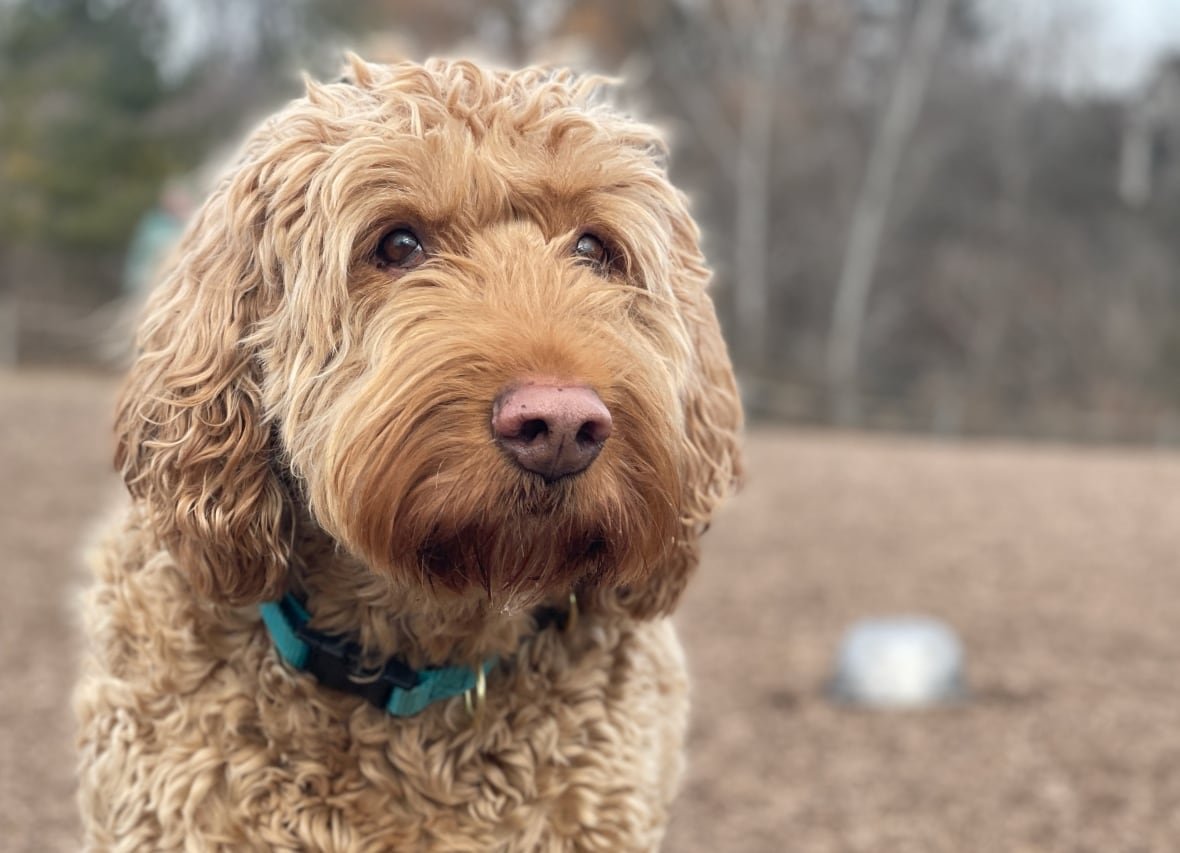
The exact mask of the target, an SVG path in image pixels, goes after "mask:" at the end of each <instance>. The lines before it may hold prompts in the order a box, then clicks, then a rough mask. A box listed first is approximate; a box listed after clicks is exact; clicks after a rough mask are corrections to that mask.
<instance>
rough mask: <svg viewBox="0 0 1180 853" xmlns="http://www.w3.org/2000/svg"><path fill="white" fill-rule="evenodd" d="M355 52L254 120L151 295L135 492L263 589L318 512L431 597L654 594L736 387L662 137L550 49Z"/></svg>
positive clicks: (202, 551)
mask: <svg viewBox="0 0 1180 853" xmlns="http://www.w3.org/2000/svg"><path fill="white" fill-rule="evenodd" d="M349 77H350V79H348V80H346V81H344V82H340V83H335V84H331V85H317V84H309V89H308V94H307V97H306V98H304V99H301V100H299V101H296V102H295V103H293V104H292V105H291V106H290V107H288V108H287V109H286V110H284V111H283V112H281V113H279V114H278V115H277V116H275V117H273V118H272V119H270V120H269V121H268V122H267V123H266V124H265V125H264V126H263V127H262V128H261V129H260V130H258V131H257V132H256V133H255V135H254V136H253V137H252V138H251V140H250V141H249V143H248V144H247V147H246V149H245V151H244V154H243V156H242V158H241V160H240V162H239V163H238V165H237V166H236V167H235V169H234V170H233V172H232V173H231V174H230V176H229V177H228V178H227V179H226V180H225V181H224V182H223V183H222V185H221V186H220V187H219V189H218V190H217V191H216V192H215V193H214V194H213V195H212V197H211V198H210V199H209V200H208V202H207V203H206V204H205V205H204V207H203V208H202V210H201V211H200V213H199V214H198V215H197V217H196V218H195V220H194V222H193V223H192V224H191V226H190V227H189V230H188V232H187V234H186V236H185V237H184V239H183V241H182V243H181V245H180V247H179V249H178V251H177V252H176V254H175V256H174V257H175V262H174V264H173V268H172V269H171V271H170V272H169V273H168V275H167V276H166V278H165V280H164V281H163V283H162V284H161V286H160V288H159V290H158V291H157V292H156V293H155V294H154V296H153V299H152V302H151V304H150V306H149V311H148V314H147V317H146V319H145V322H144V325H143V327H142V329H141V333H140V355H139V357H138V359H137V362H136V364H135V365H134V367H133V369H132V373H131V376H130V379H129V380H128V383H127V385H126V387H125V390H124V392H123V395H122V399H121V403H120V407H119V418H118V432H119V445H118V452H117V463H118V465H119V466H120V467H121V469H122V472H123V475H124V477H125V479H126V481H127V483H128V485H129V487H130V489H131V491H132V493H133V495H135V496H136V497H138V498H141V499H142V500H143V502H144V504H145V505H146V506H147V507H148V508H149V511H150V513H151V519H152V524H153V525H154V526H155V527H156V528H157V530H158V531H160V534H161V536H162V538H163V540H164V542H165V544H166V545H167V546H168V547H169V548H170V549H171V550H172V551H173V553H174V554H175V555H176V556H177V558H178V560H179V561H180V562H181V564H182V565H183V566H185V567H186V569H188V570H189V571H190V572H191V573H192V577H193V578H194V583H195V585H196V586H197V588H198V589H199V590H201V591H202V592H204V593H206V594H208V595H210V596H212V597H214V598H217V599H220V600H224V601H230V602H237V603H242V602H247V601H255V600H258V599H260V598H263V597H268V596H273V595H275V594H277V593H278V592H279V591H280V590H281V589H282V587H283V584H284V577H285V575H286V571H287V568H288V566H289V564H290V562H291V560H292V559H293V558H295V557H296V556H297V555H295V554H293V553H292V552H293V548H294V545H293V542H294V539H295V534H294V526H295V524H296V523H297V521H296V520H297V519H300V518H304V517H308V518H310V519H311V520H312V521H313V522H314V523H315V524H316V525H318V526H319V527H320V528H322V529H323V530H324V531H325V532H326V533H327V534H328V535H329V536H331V537H332V538H333V539H335V540H336V541H337V542H338V543H340V544H341V545H342V546H343V547H344V548H345V549H347V550H348V551H349V552H351V553H352V554H354V555H355V556H356V557H358V558H359V559H361V560H362V561H363V562H364V563H365V564H366V565H367V566H369V567H370V568H371V569H372V571H374V572H377V573H382V574H385V575H387V576H388V577H390V578H392V579H395V580H396V581H398V582H399V583H409V584H421V585H422V586H423V587H427V588H430V589H433V590H435V591H436V592H437V593H438V594H481V595H487V596H488V597H489V598H490V599H492V600H494V601H496V602H498V603H499V604H500V605H502V606H512V605H523V604H526V603H529V602H531V601H532V600H535V599H536V598H538V597H539V596H541V595H544V594H553V593H555V592H559V591H561V590H566V589H570V588H573V587H575V586H579V585H599V586H604V585H605V586H610V587H617V588H620V589H625V590H627V592H626V593H625V595H629V596H630V599H631V601H632V602H633V605H634V609H636V610H637V611H641V612H653V611H656V610H661V609H666V608H667V607H668V606H670V604H671V602H672V600H673V599H674V598H675V595H676V593H677V592H678V591H679V589H680V587H681V586H682V584H683V577H682V575H683V574H684V572H685V571H686V568H687V567H688V566H689V564H691V562H692V559H691V553H692V551H693V550H694V549H695V542H696V538H697V537H698V536H699V533H700V531H701V529H702V528H703V526H704V524H705V523H706V522H707V520H708V518H709V517H710V515H711V513H712V511H713V509H714V508H715V506H716V504H717V503H718V501H719V500H720V499H721V498H722V497H723V495H724V494H725V493H726V492H727V491H728V489H729V488H730V486H731V483H732V482H733V480H734V479H735V477H736V476H737V468H738V452H737V446H736V440H737V436H736V433H737V430H738V427H739V422H740V410H739V404H738V400H737V395H736V392H735V387H734V382H733V376H732V373H731V370H730V366H729V362H728V359H727V356H726V353H725V349H724V344H723V343H722V340H721V337H720V335H719V332H718V328H717V323H716V319H715V317H714V313H713V309H712V305H711V303H710V301H709V299H708V297H707V296H706V294H705V291H704V287H705V284H706V281H707V279H708V270H707V269H706V267H705V263H704V260H703V258H702V255H701V252H700V249H699V245H698V232H697V229H696V226H695V225H694V223H693V221H692V219H691V218H690V216H689V214H688V212H687V209H686V206H685V200H684V198H683V196H682V195H681V194H680V193H679V192H677V191H676V190H675V189H674V188H673V187H672V186H671V185H670V184H669V182H668V179H667V176H666V173H665V169H664V167H663V165H662V153H663V152H662V147H661V143H660V140H659V138H658V136H657V135H656V133H655V132H654V131H652V130H651V129H650V128H648V127H645V126H643V125H639V124H636V123H634V122H632V121H630V120H627V119H625V118H623V117H620V116H619V115H617V114H615V113H613V112H610V111H609V110H608V109H606V108H605V107H602V106H599V105H595V103H594V98H595V89H596V85H595V81H593V80H589V81H588V80H582V79H579V78H576V77H574V76H573V75H570V74H567V73H553V72H547V71H541V70H536V69H530V70H525V71H521V72H516V73H505V72H489V71H486V70H483V69H481V68H479V67H477V66H475V65H472V64H469V63H465V62H453V63H451V62H440V61H433V62H430V63H427V64H426V65H425V66H417V65H411V64H405V65H398V66H391V67H386V66H373V65H368V64H365V63H363V62H361V61H360V60H355V61H354V62H353V63H352V68H351V69H350V74H349Z"/></svg>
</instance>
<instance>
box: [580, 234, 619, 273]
mask: <svg viewBox="0 0 1180 853" xmlns="http://www.w3.org/2000/svg"><path fill="white" fill-rule="evenodd" d="M574 256H575V257H576V258H578V260H582V261H586V262H588V263H591V264H593V265H594V266H596V267H602V268H603V269H605V268H606V267H608V266H610V263H611V253H610V249H608V248H607V247H606V244H605V243H604V242H602V240H600V239H599V238H598V237H595V236H594V235H593V234H583V235H582V236H581V237H579V238H578V242H577V243H575V244H574Z"/></svg>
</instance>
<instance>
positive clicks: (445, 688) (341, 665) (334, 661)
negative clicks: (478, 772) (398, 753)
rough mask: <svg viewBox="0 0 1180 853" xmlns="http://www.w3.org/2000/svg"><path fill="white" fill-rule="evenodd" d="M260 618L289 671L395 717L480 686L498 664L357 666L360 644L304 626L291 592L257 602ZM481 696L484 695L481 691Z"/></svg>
mask: <svg viewBox="0 0 1180 853" xmlns="http://www.w3.org/2000/svg"><path fill="white" fill-rule="evenodd" d="M258 609H259V610H260V611H261V612H262V621H263V622H264V623H266V630H267V632H268V633H269V634H270V638H271V640H272V641H273V642H274V644H275V648H276V649H277V650H278V652H279V656H280V657H281V658H282V659H283V660H284V661H285V662H286V663H287V665H288V666H290V667H291V668H292V669H295V670H298V671H300V672H306V673H308V674H310V675H313V676H315V678H316V679H317V680H318V681H319V682H320V683H321V684H323V685H324V686H325V687H330V688H332V689H334V690H341V691H344V692H346V693H352V694H354V695H357V696H362V697H364V698H365V699H367V700H368V701H369V702H371V703H372V704H373V705H376V706H377V707H378V708H382V709H384V710H385V711H386V712H388V713H390V714H392V715H393V716H395V717H412V716H413V715H415V714H417V713H419V712H421V711H423V710H424V709H426V708H427V707H428V706H430V705H432V704H434V703H435V702H441V701H443V700H445V699H452V698H454V697H455V696H461V695H463V694H465V693H466V694H468V698H469V705H470V696H471V694H470V693H469V692H468V691H472V690H477V689H478V690H479V691H480V693H481V694H482V689H483V682H484V678H485V677H486V676H487V674H488V673H489V672H490V671H491V669H492V667H494V666H495V665H496V661H497V658H495V657H492V658H488V659H487V660H486V661H484V662H483V664H482V665H481V666H480V667H478V668H476V669H472V668H468V667H462V666H442V667H427V668H425V669H417V670H416V669H413V668H412V667H410V666H408V665H407V664H406V663H404V662H403V661H400V660H398V659H397V658H390V659H389V660H387V661H386V662H385V663H384V665H382V666H381V667H379V668H377V669H365V668H364V667H363V666H362V665H361V649H360V647H359V646H358V645H357V644H356V643H354V642H352V641H350V640H347V639H344V638H341V637H333V636H331V635H328V634H322V633H320V632H319V631H316V630H315V629H313V628H310V627H308V622H309V621H310V620H311V616H310V615H309V614H308V612H307V610H306V609H305V608H304V607H303V605H302V604H301V603H300V602H299V600H298V599H297V598H295V596H293V595H291V594H290V593H287V594H286V595H285V596H283V598H281V599H280V600H278V601H268V602H266V603H265V604H260V605H259V608H258ZM480 699H482V695H480Z"/></svg>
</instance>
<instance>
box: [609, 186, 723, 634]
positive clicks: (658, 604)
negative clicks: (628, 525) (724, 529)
mask: <svg viewBox="0 0 1180 853" xmlns="http://www.w3.org/2000/svg"><path fill="white" fill-rule="evenodd" d="M672 276H673V282H672V288H673V290H674V291H675V293H676V301H677V306H678V308H679V311H680V314H681V319H682V321H683V323H684V327H685V329H686V331H687V335H688V341H689V352H690V355H689V362H690V363H689V365H688V367H687V372H686V381H685V384H684V389H683V392H682V397H681V405H682V411H683V415H684V432H683V437H682V440H681V449H680V455H681V459H682V465H681V498H680V532H679V533H678V535H677V539H676V543H675V545H674V546H673V548H672V549H671V551H670V552H669V555H668V557H667V559H666V562H665V564H664V565H661V566H660V567H658V568H657V569H655V570H654V572H653V573H652V575H651V576H650V578H649V579H648V580H647V581H645V582H643V583H641V584H637V585H635V586H634V587H631V588H628V589H627V590H623V591H621V592H620V596H619V600H620V603H621V604H622V605H623V606H624V607H625V608H626V610H627V611H628V612H629V613H630V614H631V615H633V616H635V617H637V618H651V617H653V616H658V615H661V614H666V613H669V612H671V610H672V609H673V607H675V605H676V603H677V601H678V600H679V598H680V594H681V593H682V592H683V591H684V587H685V585H686V584H687V582H688V577H689V575H690V574H691V573H692V570H693V569H694V568H696V565H697V562H698V561H699V556H700V547H699V540H700V537H701V534H702V533H704V532H705V529H706V528H707V527H708V525H709V521H710V519H711V518H712V516H713V512H714V510H716V509H717V507H718V505H719V504H720V503H721V502H722V501H723V500H724V499H725V498H726V497H727V496H728V495H729V494H730V493H731V492H732V491H733V490H734V489H735V488H736V487H737V486H738V485H739V484H740V481H741V477H742V464H741V447H740V433H741V428H742V407H741V398H740V397H739V395H738V390H737V382H736V380H735V379H734V375H733V368H732V366H731V365H730V361H729V354H728V352H727V350H726V347H725V340H724V339H723V338H722V336H721V328H720V326H719V325H718V323H717V315H716V313H715V312H714V310H713V301H712V300H711V299H710V298H709V294H708V293H707V292H706V290H705V285H706V283H707V282H708V280H709V270H708V268H707V267H706V266H705V261H704V258H703V257H702V255H701V252H700V249H699V232H698V231H697V228H696V225H695V224H694V223H693V221H692V219H691V218H690V217H689V215H688V211H687V209H686V208H685V206H684V200H683V198H682V197H680V196H679V194H677V199H676V205H675V207H674V215H673V216H672Z"/></svg>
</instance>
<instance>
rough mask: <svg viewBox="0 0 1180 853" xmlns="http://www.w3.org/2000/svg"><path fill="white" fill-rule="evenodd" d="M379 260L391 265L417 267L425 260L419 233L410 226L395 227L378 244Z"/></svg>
mask: <svg viewBox="0 0 1180 853" xmlns="http://www.w3.org/2000/svg"><path fill="white" fill-rule="evenodd" d="M377 260H379V261H380V262H381V263H383V264H386V265H388V266H391V267H402V268H403V269H404V268H406V267H416V266H417V265H418V264H420V263H422V261H423V260H425V253H424V252H423V251H422V243H421V241H419V240H418V235H417V234H415V233H414V232H413V231H411V230H410V229H409V228H395V229H394V230H392V231H390V232H389V233H388V234H386V235H385V236H384V237H382V238H381V243H380V244H379V245H378V246H377Z"/></svg>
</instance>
